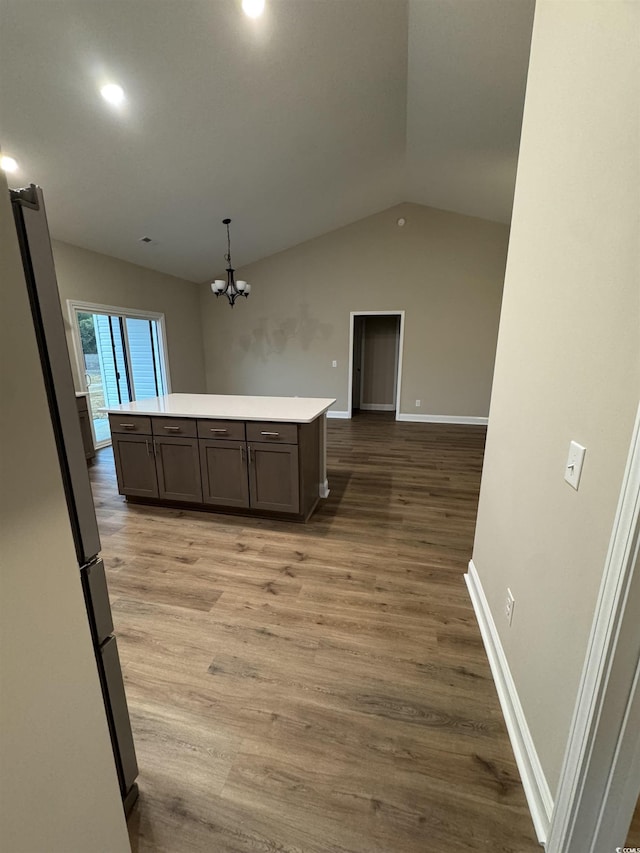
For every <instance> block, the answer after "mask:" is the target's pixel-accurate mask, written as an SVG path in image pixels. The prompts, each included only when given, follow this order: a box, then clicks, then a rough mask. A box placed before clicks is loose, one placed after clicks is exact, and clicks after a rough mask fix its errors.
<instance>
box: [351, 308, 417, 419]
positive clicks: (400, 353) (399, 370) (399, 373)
mask: <svg viewBox="0 0 640 853" xmlns="http://www.w3.org/2000/svg"><path fill="white" fill-rule="evenodd" d="M356 316H357V317H400V343H399V345H398V363H397V373H396V382H397V385H396V403H395V406H394V409H395V411H396V412H399V411H400V393H401V391H402V362H403V360H404V311H351V313H350V316H349V384H348V389H347V391H348V393H347V406H348V409H347V417H348V418H350V417H351V415H352V403H353V401H352V399H351V398H352V397H353V322H354V317H356ZM361 391H362V386H361ZM396 420H400V418H399V417H398V416H397V415H396Z"/></svg>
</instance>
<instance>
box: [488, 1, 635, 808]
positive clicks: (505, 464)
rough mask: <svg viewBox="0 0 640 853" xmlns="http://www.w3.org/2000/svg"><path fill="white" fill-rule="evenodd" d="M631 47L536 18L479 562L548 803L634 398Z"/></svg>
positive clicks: (566, 5)
mask: <svg viewBox="0 0 640 853" xmlns="http://www.w3.org/2000/svg"><path fill="white" fill-rule="evenodd" d="M639 33H640V6H639V5H638V4H637V3H628V2H595V0H587V1H586V2H580V3H575V2H571V1H570V0H569V2H565V1H564V0H551V1H550V0H538V3H537V6H536V14H535V23H534V28H533V42H532V48H531V59H530V65H529V78H528V82H527V96H526V102H525V110H524V123H523V129H522V137H521V147H520V159H519V165H518V178H517V183H516V191H515V200H514V211H513V220H512V225H511V239H510V244H509V255H508V261H507V270H506V277H505V289H504V298H503V307H502V317H501V322H500V334H499V340H498V349H497V356H496V367H495V377H494V385H493V394H492V398H491V412H490V417H489V428H488V435H487V445H486V453H485V461H484V473H483V478H482V487H481V493H480V504H479V510H478V521H477V528H476V539H475V547H474V555H473V561H474V564H475V567H476V569H477V572H478V574H479V576H480V580H481V583H482V586H483V588H484V592H485V594H486V597H487V599H488V603H489V607H490V610H491V613H492V615H493V619H494V620H495V623H496V625H497V627H498V632H499V635H500V640H501V643H502V646H503V648H504V652H505V654H506V658H507V662H508V666H509V668H510V670H511V674H512V676H513V679H514V682H515V687H516V689H517V692H518V695H519V698H520V701H521V703H522V707H523V710H524V713H525V716H526V720H527V724H528V727H529V730H530V732H531V735H532V738H533V743H534V746H535V750H536V751H537V754H538V757H539V759H540V762H541V765H542V769H543V771H544V774H545V776H546V780H547V782H548V784H549V787H550V789H551V793H552V794H553V793H554V792H555V790H556V788H557V784H558V781H559V775H560V769H561V766H562V761H563V756H564V751H565V745H566V742H567V737H568V732H569V726H570V722H571V718H572V713H573V708H574V704H575V700H576V693H577V687H578V683H579V679H580V675H581V671H582V666H583V662H584V658H585V653H586V648H587V641H588V637H589V632H590V628H591V623H592V619H593V615H594V608H595V604H596V598H597V594H598V589H599V585H600V581H601V577H602V572H603V568H604V565H605V556H606V552H607V548H608V543H609V539H610V536H611V531H612V525H613V521H614V516H615V511H616V505H617V501H618V495H619V491H620V487H621V483H622V476H623V472H624V467H625V462H626V458H627V453H628V449H629V443H630V440H631V434H632V428H633V423H634V416H635V412H636V409H637V405H638V399H639V388H640V334H639V333H640V252H639V234H640V194H639V189H638V188H639V187H640V160H639V157H638V151H639V150H640V133H639V130H640V121H639V104H640V85H639V84H640V73H639V72H640V68H639V61H640V53H639V52H638V36H639ZM572 439H573V440H576V441H578V442H579V443H580V444H583V445H584V446H585V447H586V448H587V452H586V459H585V463H584V468H583V472H582V479H581V482H580V488H579V491H577V492H576V491H574V490H573V489H572V488H571V487H570V486H569V485H568V484H567V483H565V481H564V479H563V475H564V471H565V464H566V459H567V453H568V449H569V442H570V440H572ZM507 587H510V589H511V591H512V592H513V594H514V597H515V609H514V616H513V624H512V626H511V627H509V626H508V624H507V621H506V619H505V616H504V602H505V598H506V591H507Z"/></svg>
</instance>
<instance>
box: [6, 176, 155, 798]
mask: <svg viewBox="0 0 640 853" xmlns="http://www.w3.org/2000/svg"><path fill="white" fill-rule="evenodd" d="M10 196H11V206H12V209H13V215H14V219H15V223H16V230H17V234H18V241H19V243H20V251H21V254H22V263H23V266H24V271H25V279H26V282H27V289H28V291H29V301H30V304H31V313H32V315H33V322H34V327H35V331H36V338H37V341H38V349H39V351H40V361H41V364H42V371H43V374H44V380H45V386H46V390H47V398H48V402H49V411H50V414H51V423H52V424H53V431H54V434H55V439H56V446H57V449H58V457H59V461H60V469H61V472H62V479H63V482H64V489H65V496H66V500H67V506H68V509H69V520H70V523H71V529H72V532H73V538H74V543H75V548H76V555H77V560H78V569H79V572H80V579H81V582H82V589H83V592H84V599H85V603H86V606H87V616H88V619H89V625H90V628H91V636H92V639H93V646H94V651H95V656H96V664H97V667H98V673H99V676H100V684H101V687H102V696H103V699H104V705H105V712H106V716H107V722H108V725H109V732H110V734H111V743H112V746H113V755H114V760H115V764H116V769H117V773H118V780H119V783H120V792H121V794H122V800H123V804H124V808H125V812H126V813H127V814H128V813H129V812H130V810H131V808H132V806H133V804H134V803H135V801H136V799H137V796H138V786H137V784H136V781H135V780H136V777H137V775H138V765H137V762H136V753H135V748H134V744H133V735H132V733H131V723H130V721H129V711H128V708H127V700H126V696H125V691H124V683H123V680H122V671H121V668H120V659H119V657H118V644H117V641H116V638H115V636H114V635H113V621H112V618H111V606H110V604H109V594H108V591H107V581H106V577H105V571H104V564H103V562H102V560H101V559H100V557H99V552H100V547H101V545H100V536H99V533H98V524H97V521H96V514H95V507H94V504H93V495H92V494H91V485H90V482H89V474H88V472H87V464H86V458H85V453H84V448H83V444H82V434H81V431H80V420H79V417H78V409H77V404H76V397H75V389H74V385H73V378H72V375H71V364H70V362H69V352H68V350H67V342H66V337H65V329H64V321H63V318H62V308H61V305H60V296H59V293H58V283H57V281H56V273H55V268H54V263H53V254H52V251H51V240H50V237H49V227H48V225H47V216H46V213H45V208H44V201H43V196H42V190H41V189H40V187H36V186H35V185H33V184H32V185H31V186H29V187H26V188H24V189H19V190H11V191H10Z"/></svg>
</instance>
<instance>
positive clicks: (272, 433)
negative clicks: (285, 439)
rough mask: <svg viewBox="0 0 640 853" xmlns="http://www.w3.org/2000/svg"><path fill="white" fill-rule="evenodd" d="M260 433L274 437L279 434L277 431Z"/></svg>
mask: <svg viewBox="0 0 640 853" xmlns="http://www.w3.org/2000/svg"><path fill="white" fill-rule="evenodd" d="M260 435H270V436H273V437H274V438H277V437H278V436H279V435H280V433H279V432H261V433H260Z"/></svg>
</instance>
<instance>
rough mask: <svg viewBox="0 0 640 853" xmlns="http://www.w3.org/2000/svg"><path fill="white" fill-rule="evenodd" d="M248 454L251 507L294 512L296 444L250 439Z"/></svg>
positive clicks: (296, 503)
mask: <svg viewBox="0 0 640 853" xmlns="http://www.w3.org/2000/svg"><path fill="white" fill-rule="evenodd" d="M248 456H249V460H250V462H249V493H250V495H251V506H252V507H254V508H255V509H267V510H270V511H272V512H295V513H298V512H299V511H300V490H299V478H298V446H297V445H295V444H268V443H266V442H259V443H258V442H251V443H250V444H249V445H248Z"/></svg>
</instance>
